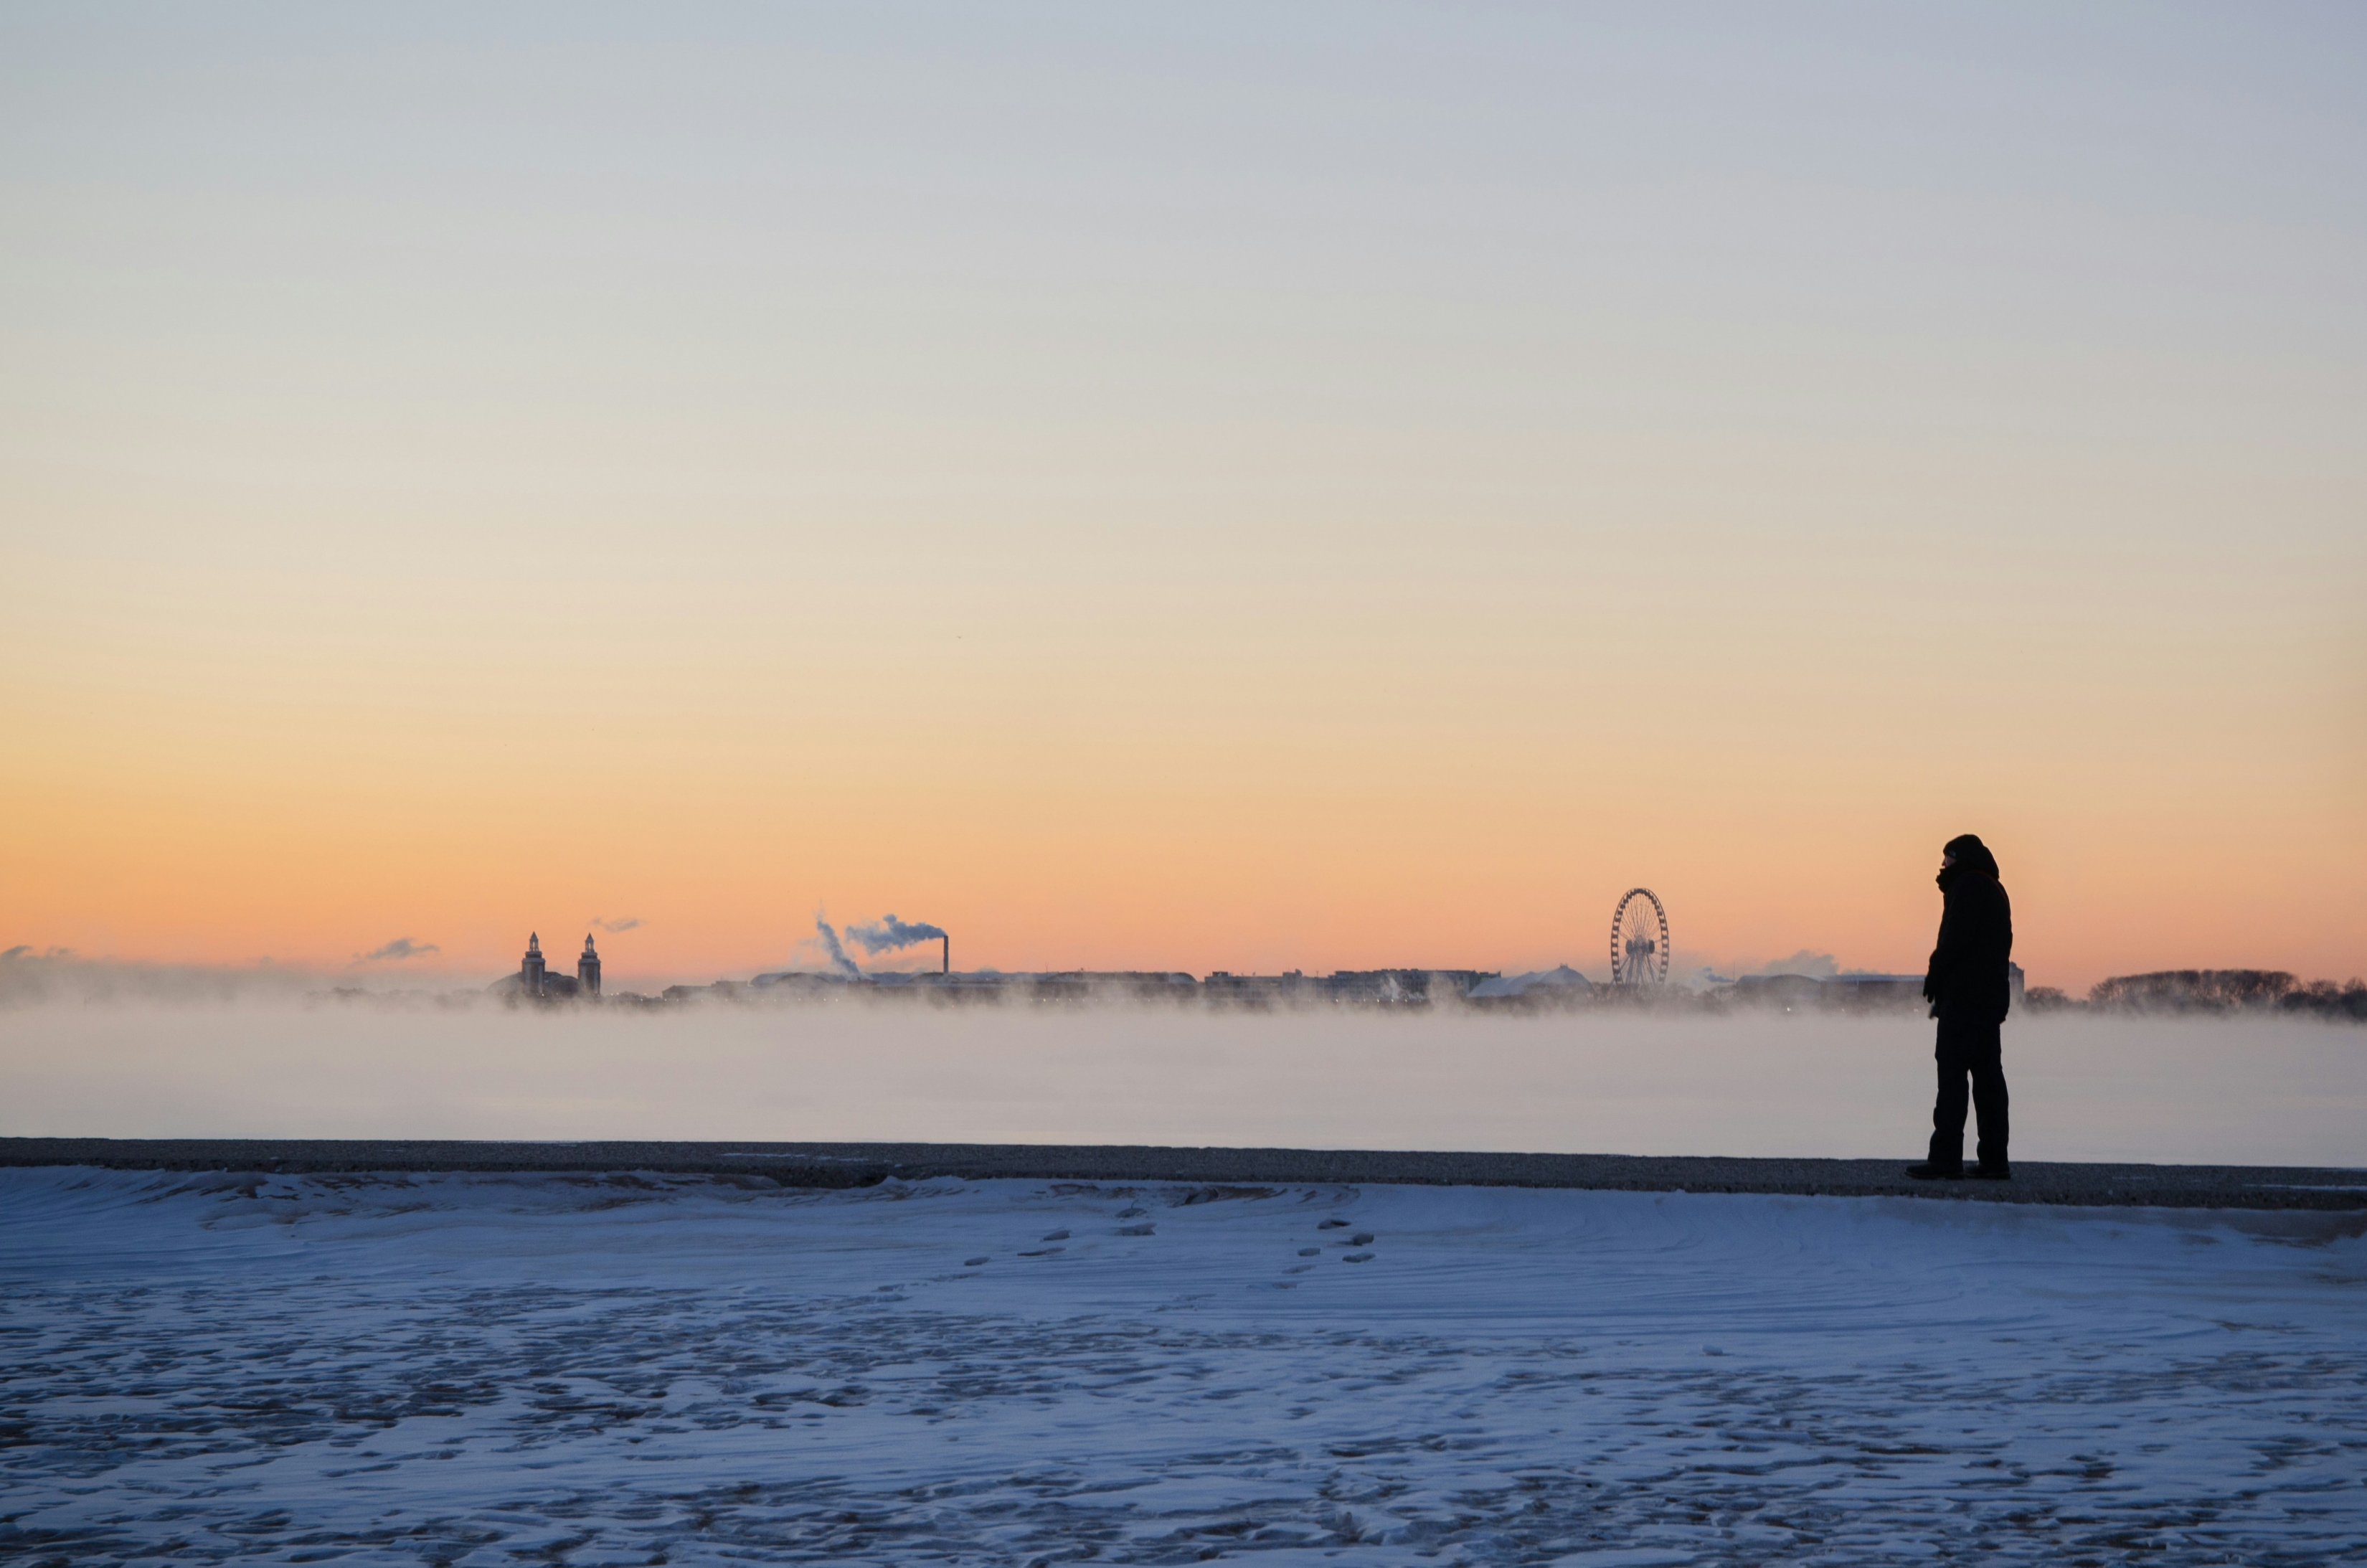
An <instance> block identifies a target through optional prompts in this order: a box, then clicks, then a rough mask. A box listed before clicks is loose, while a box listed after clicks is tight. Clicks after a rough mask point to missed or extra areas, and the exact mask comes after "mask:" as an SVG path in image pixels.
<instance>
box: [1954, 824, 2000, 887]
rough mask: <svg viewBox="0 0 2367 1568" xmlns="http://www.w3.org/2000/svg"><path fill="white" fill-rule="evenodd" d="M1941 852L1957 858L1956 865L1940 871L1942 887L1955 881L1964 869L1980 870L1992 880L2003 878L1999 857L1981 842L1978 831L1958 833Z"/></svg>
mask: <svg viewBox="0 0 2367 1568" xmlns="http://www.w3.org/2000/svg"><path fill="white" fill-rule="evenodd" d="M1940 853H1942V855H1953V856H1954V857H1955V858H1956V863H1955V864H1954V865H1953V866H1951V867H1949V868H1948V869H1946V870H1944V871H1942V872H1941V873H1940V885H1941V886H1942V888H1944V887H1946V886H1947V885H1948V884H1949V883H1950V882H1952V881H1955V880H1956V876H1957V874H1958V873H1959V872H1963V871H1978V872H1979V873H1980V874H1981V875H1983V876H1985V877H1987V878H1988V879H1989V880H1990V881H2002V880H2003V879H2002V877H2001V876H2000V874H1999V871H1998V863H1997V857H1996V856H1994V855H1992V854H1990V853H1989V846H1988V845H1986V844H1983V843H1982V842H1981V835H1979V834H1977V833H1964V834H1958V835H1956V836H1955V837H1954V838H1952V839H1950V840H1948V842H1947V843H1946V844H1944V845H1942V846H1941V849H1940Z"/></svg>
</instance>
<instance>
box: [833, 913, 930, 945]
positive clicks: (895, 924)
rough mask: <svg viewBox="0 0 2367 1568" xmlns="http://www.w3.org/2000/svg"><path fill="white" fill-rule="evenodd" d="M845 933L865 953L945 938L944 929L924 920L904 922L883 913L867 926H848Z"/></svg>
mask: <svg viewBox="0 0 2367 1568" xmlns="http://www.w3.org/2000/svg"><path fill="white" fill-rule="evenodd" d="M846 934H847V935H848V936H849V937H853V938H855V944H856V945H857V946H858V947H860V948H861V949H863V950H864V951H865V952H866V953H885V952H893V951H895V950H896V949H898V948H909V947H911V946H912V944H913V943H915V942H936V941H942V940H944V939H945V935H946V933H945V929H944V927H942V926H932V925H930V924H929V923H928V922H927V921H925V920H915V921H911V922H906V921H902V920H899V919H897V918H896V917H895V916H894V915H881V916H880V917H879V918H878V919H877V920H875V921H873V922H872V923H871V924H870V925H868V926H848V927H847V928H846Z"/></svg>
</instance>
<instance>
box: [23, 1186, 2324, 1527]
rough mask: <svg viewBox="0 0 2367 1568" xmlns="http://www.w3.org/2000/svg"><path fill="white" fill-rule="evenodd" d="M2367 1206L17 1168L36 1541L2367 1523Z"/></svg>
mask: <svg viewBox="0 0 2367 1568" xmlns="http://www.w3.org/2000/svg"><path fill="white" fill-rule="evenodd" d="M2362 1226H2367V1217H2362V1216H2361V1215H2358V1214H2350V1215H2332V1214H2280V1215H2265V1214H2242V1213H2228V1212H2224V1211H2223V1212H2215V1213H2214V1212H2199V1211H2179V1212H2174V1213H2173V1212H2169V1211H2164V1210H2111V1211H2103V1210H2061V1209H2048V1210H2042V1209H2035V1208H2028V1207H2022V1206H2016V1205H2003V1204H1987V1203H1984V1204H1963V1203H1932V1202H1922V1201H1917V1200H1913V1199H1786V1198H1768V1197H1720V1196H1686V1195H1682V1194H1668V1195H1654V1194H1633V1193H1600V1192H1579V1191H1523V1190H1507V1189H1475V1188H1453V1187H1365V1188H1362V1189H1356V1188H1345V1187H1291V1188H1282V1189H1239V1188H1236V1189H1210V1188H1192V1187H1132V1188H1129V1187H1078V1186H1069V1185H1047V1184H1041V1183H1025V1182H991V1183H983V1184H963V1183H957V1182H951V1181H946V1182H930V1183H923V1184H919V1185H912V1186H906V1185H900V1184H889V1185H888V1186H884V1187H874V1188H869V1189H864V1190H859V1191H853V1192H828V1193H825V1192H814V1191H784V1190H780V1189H776V1188H771V1187H765V1186H763V1185H747V1184H739V1185H735V1184H732V1183H730V1182H725V1181H719V1180H715V1179H710V1178H682V1179H678V1180H676V1179H656V1178H647V1177H636V1176H616V1177H600V1178H590V1177H581V1178H571V1177H565V1176H517V1177H488V1176H421V1177H411V1176H399V1175H397V1176H379V1177H350V1178H345V1177H340V1178H329V1177H320V1178H301V1179H281V1178H261V1179H255V1178H234V1177H230V1176H186V1175H159V1174H150V1173H124V1172H97V1171H90V1170H75V1169H40V1170H28V1169H10V1170H0V1335H5V1339H4V1340H0V1344H5V1354H4V1355H0V1367H5V1373H0V1380H5V1381H0V1432H5V1434H6V1440H5V1442H0V1494H5V1497H6V1506H5V1509H0V1520H5V1522H0V1557H5V1558H7V1559H8V1560H11V1561H24V1562H47V1561H55V1562H74V1563H84V1562H115V1561H130V1560H135V1559H136V1560H142V1561H146V1560H152V1559H154V1558H158V1557H162V1556H164V1555H166V1554H168V1553H169V1554H171V1555H173V1556H174V1557H175V1558H176V1560H184V1561H201V1562H202V1561H222V1562H226V1561H232V1560H237V1561H243V1562H247V1561H269V1562H325V1561H333V1560H334V1561H338V1562H356V1563H357V1562H395V1563H420V1562H438V1563H456V1564H457V1563H471V1564H476V1563H482V1564H493V1563H504V1564H514V1563H515V1562H520V1561H542V1562H566V1563H581V1564H590V1563H627V1562H630V1563H643V1562H670V1563H694V1562H734V1561H736V1562H752V1561H762V1562H833V1563H845V1562H860V1563H874V1562H876V1563H883V1564H885V1563H913V1562H949V1563H950V1562H963V1563H981V1564H983V1563H994V1564H1012V1565H1014V1568H1017V1565H1021V1564H1027V1563H1034V1562H1067V1561H1075V1560H1081V1559H1084V1558H1092V1559H1094V1560H1097V1561H1105V1562H1192V1561H1200V1560H1207V1559H1243V1560H1253V1561H1257V1562H1263V1563H1267V1564H1272V1565H1274V1568H1282V1565H1285V1564H1292V1563H1311V1562H1372V1563H1406V1562H1440V1563H1450V1562H1470V1563H1497V1562H1501V1563H1531V1562H1536V1563H1544V1562H1560V1563H1589V1564H1602V1565H1610V1564H1628V1565H1637V1564H1650V1563H1670V1564H1675V1563H1761V1562H1777V1561H1780V1562H1822V1563H1857V1562H1863V1563H1876V1562H1880V1563H1895V1562H1931V1561H1942V1560H1955V1561H1975V1560H1977V1561H1981V1562H2028V1563H2033V1564H2041V1563H2043V1564H2050V1565H2051V1564H2057V1563H2066V1562H2081V1561H2091V1562H2104V1561H2118V1560H2122V1559H2124V1558H2129V1557H2134V1556H2139V1555H2142V1556H2143V1557H2144V1558H2145V1560H2146V1561H2148V1562H2164V1563H2206V1562H2207V1563H2220V1562H2247V1563H2254V1564H2273V1563H2294V1564H2300V1563H2322V1562H2332V1561H2347V1560H2350V1559H2354V1558H2356V1557H2358V1556H2360V1555H2361V1553H2362V1552H2367V1486H2362V1477H2367V1242H2362V1239H2361V1229H2362Z"/></svg>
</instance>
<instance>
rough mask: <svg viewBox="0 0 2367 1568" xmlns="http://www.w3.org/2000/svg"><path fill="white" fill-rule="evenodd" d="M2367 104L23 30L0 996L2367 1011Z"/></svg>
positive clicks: (1333, 23)
mask: <svg viewBox="0 0 2367 1568" xmlns="http://www.w3.org/2000/svg"><path fill="white" fill-rule="evenodd" d="M2361 44H2362V28H2361V24H2360V23H2359V21H2358V19H2357V18H2356V17H2352V16H2350V15H2349V14H2347V13H2345V12H2343V11H2340V10H2337V9H2327V10H2309V9H2291V10H2281V11H2278V12H2275V13H2272V14H2254V15H2248V16H2244V15H2237V14H2233V13H2216V14H2214V13H2210V12H2177V11H2168V10H2163V9H2160V8H2157V7H2144V8H2133V9H2129V10H2125V11H2117V10H2113V9H2111V8H2097V9H2090V10H2084V11H2083V12H2082V13H2081V14H2080V15H2079V16H2078V17H2076V18H2060V17H2043V16H2034V15H2012V16H1999V15H1996V14H1993V13H1991V12H1989V11H1988V10H1987V9H1985V8H1977V7H1974V8H1966V9H1963V10H1954V11H1951V10H1947V9H1944V8H1936V9H1931V10H1928V11H1919V12H1918V13H1917V14H1916V15H1915V16H1913V17H1900V16H1884V15H1882V14H1879V13H1868V12H1864V11H1855V10H1820V9H1818V8H1814V7H1810V8H1806V9H1804V10H1802V11H1800V12H1798V13H1795V14H1791V19H1790V20H1789V21H1788V22H1787V23H1786V24H1785V25H1784V26H1783V27H1782V28H1780V29H1778V28H1776V26H1775V24H1774V23H1773V22H1772V21H1771V20H1769V19H1767V18H1766V17H1763V16H1762V15H1761V13H1760V12H1758V11H1756V10H1755V9H1751V8H1736V9H1733V10H1730V11H1728V10H1722V9H1718V8H1715V7H1713V8H1707V9H1704V10H1702V11H1701V12H1699V13H1697V14H1695V13H1688V17H1687V19H1686V21H1685V22H1684V23H1683V25H1679V24H1678V23H1677V22H1675V21H1673V20H1670V21H1668V22H1665V23H1656V22H1652V21H1649V20H1639V19H1636V18H1633V17H1631V18H1629V19H1627V20H1625V21H1617V20H1612V19H1607V18H1603V17H1591V18H1573V17H1556V16H1550V15H1541V14H1533V13H1526V12H1506V13H1501V14H1497V13H1490V14H1482V15H1457V14H1451V13H1449V12H1447V11H1444V10H1392V9H1377V10H1376V9H1370V8H1364V7H1356V8H1345V9H1326V8H1323V7H1310V8H1308V9H1306V10H1303V11H1297V12H1294V13H1292V14H1290V15H1287V16H1282V17H1277V16H1275V15H1273V14H1271V13H1270V12H1268V11H1265V10H1263V9H1259V8H1253V7H1236V6H1209V7H1195V8H1193V9H1192V10H1191V12H1190V13H1189V14H1188V15H1179V14H1169V15H1159V14H1155V13H1151V12H1148V11H1138V12H1126V13H1111V12H1109V11H1106V10H1104V9H1101V8H1093V7H1070V6H1016V7H1011V8H998V10H997V11H996V12H995V13H993V14H992V15H991V16H989V15H986V14H981V13H979V12H976V11H972V10H968V9H963V8H937V7H888V8H865V9H860V10H857V9H815V10H809V11H800V12H776V11H771V10H740V9H735V8H731V7H720V8H715V9H710V10H706V11H702V12H701V13H699V14H698V15H697V17H695V18H689V19H685V18H683V17H671V18H663V17H655V16H652V15H650V14H645V13H635V12H630V11H607V10H603V9H599V8H576V7H570V8H567V9H565V10H563V11H562V10H540V9H537V8H534V7H518V8H514V9H505V10H504V11H503V12H502V13H500V14H499V15H497V16H493V17H487V16H483V15H479V14H476V13H474V12H471V11H469V10H465V9H459V8H438V7H432V6H431V7H425V8H420V9H417V10H415V11H411V12H407V13H406V14H405V15H402V16H400V17H394V16H368V15H361V14H337V15H328V14H322V13H319V12H316V11H312V10H309V9H301V8H286V9H277V8H273V7H268V6H266V7H261V8H257V9H253V10H249V11H243V12H240V13H236V14H234V15H229V16H221V17H207V16H203V15H200V14H197V13H173V12H159V13H154V14H152V15H148V16H146V17H144V18H143V19H142V21H140V22H139V23H138V24H136V25H134V24H130V23H127V22H126V21H125V20H124V19H123V18H121V17H114V16H112V15H111V14H110V15H107V16H102V15H100V14H96V13H88V12H82V11H76V10H71V9H41V8H26V9H20V10H17V11H15V12H12V13H11V14H10V16H9V17H7V18H6V19H5V21H0V733H5V741H0V947H6V946H8V945H10V944H13V943H24V944H28V945H29V946H31V947H33V948H35V949H48V948H51V947H64V948H72V949H76V950H77V951H79V952H82V953H85V954H93V955H113V956H118V957H124V958H139V959H150V960H173V961H203V962H222V963H245V962H251V961H253V960H255V959H257V958H258V957H260V956H263V955H270V956H271V957H272V958H273V959H274V960H277V961H279V962H283V963H289V962H300V963H305V964H311V965H318V966H323V967H325V968H330V969H335V970H339V971H343V972H349V973H352V974H356V975H361V976H368V977H369V979H370V982H371V983H423V982H422V976H423V975H424V976H425V977H426V981H427V982H431V983H432V982H435V981H437V980H440V979H441V978H444V977H454V976H459V977H468V978H482V977H485V976H488V975H491V974H493V973H495V972H498V971H501V970H504V969H505V968H508V967H511V966H512V965H513V964H514V962H515V957H516V953H517V950H518V949H519V947H520V946H521V945H522V943H523V940H524V937H525V935H526V932H527V929H528V928H529V927H536V928H539V929H540V931H541V932H542V933H543V935H544V937H546V940H547V942H548V943H549V945H550V946H552V947H553V948H554V949H555V950H557V951H559V952H561V953H567V952H572V946H573V944H574V943H575V942H576V941H578V940H579V939H580V937H581V936H582V933H583V928H584V926H586V924H587V922H588V921H589V920H590V919H591V918H592V917H594V916H602V917H606V918H607V919H610V920H621V919H625V918H632V919H638V920H639V921H640V922H642V924H641V925H640V926H638V927H637V928H635V929H632V930H629V931H626V932H623V933H620V934H617V935H616V936H614V937H603V939H602V941H603V948H604V950H605V951H606V953H607V954H608V955H609V960H608V961H609V967H610V972H611V974H612V975H614V976H617V977H619V978H620V979H625V980H628V981H630V980H633V979H636V978H640V979H648V980H651V981H662V980H663V979H664V978H673V977H687V978H699V979H704V978H711V977H713V976H714V975H717V974H730V973H745V972H747V971H750V970H753V969H755V968H758V967H765V966H772V965H777V964H780V963H783V962H786V961H792V960H798V958H799V957H800V954H799V950H798V942H799V941H800V940H801V939H802V938H803V937H805V936H806V935H807V934H808V933H809V932H810V929H811V922H812V918H813V915H814V912H815V910H816V909H817V908H818V907H821V906H827V908H828V909H829V911H830V912H831V915H832V917H833V918H836V919H841V920H847V919H861V918H866V917H869V916H873V915H878V914H880V913H881V912H883V911H888V910H892V911H894V912H896V913H898V914H900V915H903V916H905V917H906V918H907V919H926V920H931V921H935V922H937V923H939V924H942V925H944V926H947V927H949V928H950V929H951V930H952V931H953V933H954V939H955V958H956V961H957V964H960V965H964V966H984V965H993V966H997V967H1002V968H1006V969H1018V968H1047V967H1075V966H1084V967H1093V968H1120V967H1146V966H1158V967H1172V968H1183V969H1190V970H1193V971H1206V970H1209V969H1215V968H1229V969H1234V970H1273V969H1278V968H1283V967H1303V968H1307V969H1310V970H1328V969H1331V968H1335V967H1348V968H1356V967H1374V966H1378V965H1385V964H1403V963H1426V964H1433V965H1441V966H1448V965H1452V966H1471V967H1479V968H1489V969H1496V968H1514V967H1518V968H1526V967H1533V966H1538V965H1543V964H1546V963H1550V962H1555V961H1559V960H1571V961H1574V962H1579V963H1580V964H1583V965H1588V966H1593V965H1596V964H1599V962H1600V958H1601V953H1602V949H1603V945H1604V933H1603V927H1604V926H1605V925H1606V923H1607V920H1608V916H1609V914H1610V909H1611V905H1612V903H1613V901H1614V899H1615V898H1616V897H1617V895H1618V894H1619V892H1621V891H1622V890H1624V889H1625V888H1626V887H1628V886H1630V885H1632V884H1635V883H1637V882H1643V883H1648V884H1649V885H1651V886H1652V887H1654V888H1655V889H1657V890H1658V891H1659V892H1660V893H1661V895H1662V896H1663V898H1664V899H1666V901H1667V902H1668V903H1669V905H1670V914H1671V916H1672V919H1673V922H1674V925H1675V928H1676V929H1675V935H1676V942H1677V947H1678V949H1679V952H1680V961H1681V963H1704V964H1716V965H1719V966H1732V965H1742V966H1750V965H1756V964H1759V963H1761V962H1764V961H1766V960H1770V959H1773V958H1778V957H1781V956H1783V955H1785V954H1789V953H1792V952H1794V951H1795V950H1797V949H1812V950H1815V951H1819V952H1825V953H1829V954H1832V955H1834V956H1836V957H1837V958H1838V960H1840V962H1841V963H1842V964H1844V965H1848V966H1855V967H1863V968H1873V969H1907V968H1914V967H1920V962H1921V959H1922V956H1923V954H1924V953H1925V951H1926V950H1927V949H1928V948H1929V945H1930V939H1931V927H1932V925H1933V922H1934V921H1935V919H1936V916H1937V910H1938V900H1937V895H1936V892H1934V890H1933V889H1932V887H1931V881H1930V876H1931V871H1932V869H1934V865H1935V862H1936V858H1937V851H1938V846H1939V844H1940V843H1941V841H1942V840H1943V839H1944V838H1946V837H1947V836H1949V835H1952V834H1954V833H1957V832H1962V831H1965V830H1968V829H1969V830H1974V831H1978V832H1980V833H1982V834H1983V835H1985V836H1986V837H1988V839H1989V840H1990V842H1991V843H1992V844H1993V846H1995V847H1996V848H1997V851H1998V854H1999V858H2000V860H2001V861H2002V862H2003V865H2004V868H2005V871H2006V875H2007V881H2008V885H2009V886H2010V888H2011V890H2012V892H2013V893H2014V897H2015V900H2016V907H2017V912H2018V915H2019V929H2020V944H2019V949H2018V952H2019V956H2021V957H2022V960H2023V961H2024V963H2025V964H2026V965H2027V966H2028V968H2029V970H2030V971H2031V974H2032V977H2033V981H2034V982H2037V983H2057V984H2064V985H2067V986H2072V987H2075V988H2078V987H2084V986H2085V985H2087V984H2088V983H2090V982H2092V981H2094V980H2095V979H2097V978H2100V977H2101V976H2102V975H2104V974H2106V973H2111V972H2120V971H2130V970H2135V969H2150V968H2161V967H2170V966H2189V965H2264V966H2272V967H2279V968H2288V969H2293V970H2297V971H2303V972H2304V973H2305V974H2328V975H2334V976H2337V977H2340V976H2344V975H2348V974H2352V973H2356V972H2359V971H2362V970H2367V892H2363V891H2362V888H2361V875H2360V868H2361V865H2362V863H2367V611H2362V608H2361V606H2362V604H2367V594H2362V590H2367V446H2362V444H2361V441H2360V439H2359V432H2360V430H2361V428H2362V417H2367V312H2362V300H2361V287H2360V279H2361V278H2367V204H2362V202H2361V199H2360V196H2359V193H2360V191H2361V190H2362V189H2367V155H2362V154H2367V110H2362V108H2361V99H2360V97H2359V95H2358V94H2357V92H2356V90H2355V88H2356V83H2357V81H2358V79H2359V71H2360V67H2361V65H2362V64H2367V59H2362V53H2367V51H2362V48H2361ZM398 936H401V937H410V938H412V939H413V941H415V942H419V943H433V944H436V947H437V949H438V951H437V952H436V954H435V955H433V956H432V957H430V958H428V959H426V960H412V961H411V962H410V963H408V964H393V963H386V962H380V963H371V964H356V963H354V962H352V961H351V960H352V959H353V955H355V954H357V953H360V952H364V951H368V950H369V949H375V948H377V947H379V945H380V944H382V943H384V942H386V941H387V940H389V939H390V938H391V937H398ZM808 956H809V957H810V955H808Z"/></svg>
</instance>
